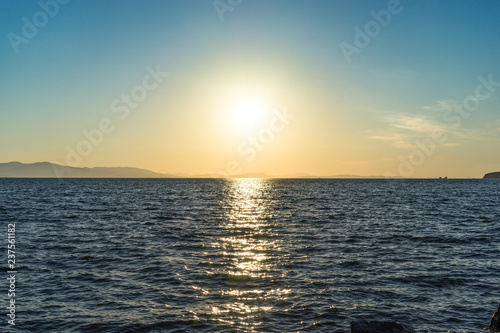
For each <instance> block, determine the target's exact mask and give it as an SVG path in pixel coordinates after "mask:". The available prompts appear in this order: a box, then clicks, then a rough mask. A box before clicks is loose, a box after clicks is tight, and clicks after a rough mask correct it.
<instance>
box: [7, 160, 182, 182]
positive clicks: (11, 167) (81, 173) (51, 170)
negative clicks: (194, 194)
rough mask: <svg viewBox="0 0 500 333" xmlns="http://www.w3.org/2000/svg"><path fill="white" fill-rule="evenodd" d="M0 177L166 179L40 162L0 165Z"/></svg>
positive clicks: (150, 173)
mask: <svg viewBox="0 0 500 333" xmlns="http://www.w3.org/2000/svg"><path fill="white" fill-rule="evenodd" d="M0 177H19V178H59V177H61V178H168V177H178V176H177V175H166V174H161V173H156V172H153V171H149V170H144V169H138V168H74V167H67V166H62V165H59V164H54V163H48V162H41V163H33V164H24V163H20V162H10V163H0Z"/></svg>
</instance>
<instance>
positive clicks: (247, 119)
mask: <svg viewBox="0 0 500 333" xmlns="http://www.w3.org/2000/svg"><path fill="white" fill-rule="evenodd" d="M265 112H266V108H265V105H264V103H262V102H261V101H259V100H258V99H251V98H247V99H240V100H238V101H237V102H235V103H234V105H233V106H232V108H231V114H232V118H233V120H234V122H235V124H236V126H237V127H238V128H240V129H254V128H255V127H257V126H258V125H259V124H260V123H261V122H262V121H263V120H264V118H265Z"/></svg>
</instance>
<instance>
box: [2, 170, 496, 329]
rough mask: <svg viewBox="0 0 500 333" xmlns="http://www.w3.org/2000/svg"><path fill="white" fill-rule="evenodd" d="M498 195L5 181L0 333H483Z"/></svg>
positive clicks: (472, 188) (300, 184)
mask: <svg viewBox="0 0 500 333" xmlns="http://www.w3.org/2000/svg"><path fill="white" fill-rule="evenodd" d="M499 199H500V181H496V180H480V179H475V180H474V179H471V180H454V179H448V180H404V179H392V180H386V179H234V180H224V179H13V178H5V179H0V222H1V227H2V228H3V230H1V232H0V234H1V235H3V237H2V238H3V240H0V242H2V243H3V244H2V245H1V246H0V248H2V249H3V250H1V253H0V258H2V261H3V262H2V265H1V267H2V272H3V273H2V274H3V277H1V279H0V281H3V282H1V283H0V295H1V297H0V298H1V302H0V304H2V309H3V310H1V312H2V313H3V314H2V316H0V318H1V319H0V320H1V322H0V331H2V332H117V333H126V332H350V328H349V327H350V326H349V325H350V322H351V321H354V320H381V321H396V322H399V323H404V324H408V325H410V326H412V327H413V328H414V329H415V330H416V331H417V332H433V333H434V332H457V333H465V332H483V333H484V332H485V330H484V329H485V327H487V326H488V324H489V321H490V318H491V315H492V314H493V312H495V311H496V309H497V308H498V307H499V306H500V260H499V259H500V205H499V203H500V201H499ZM9 224H10V225H12V224H15V267H14V269H15V271H16V274H15V297H14V298H15V322H14V323H15V325H12V324H10V323H8V320H9V316H8V314H9V311H10V310H9V309H7V306H9V304H10V303H9V301H10V299H12V297H8V289H9V283H10V282H9V281H8V280H7V278H9V275H8V271H10V270H11V268H9V267H7V255H8V254H7V245H8V237H7V234H8V225H9Z"/></svg>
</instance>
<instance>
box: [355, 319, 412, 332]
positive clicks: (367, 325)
mask: <svg viewBox="0 0 500 333" xmlns="http://www.w3.org/2000/svg"><path fill="white" fill-rule="evenodd" d="M351 333H416V332H415V330H414V329H413V328H411V327H409V326H408V325H402V324H398V323H396V322H392V321H362V320H360V321H351Z"/></svg>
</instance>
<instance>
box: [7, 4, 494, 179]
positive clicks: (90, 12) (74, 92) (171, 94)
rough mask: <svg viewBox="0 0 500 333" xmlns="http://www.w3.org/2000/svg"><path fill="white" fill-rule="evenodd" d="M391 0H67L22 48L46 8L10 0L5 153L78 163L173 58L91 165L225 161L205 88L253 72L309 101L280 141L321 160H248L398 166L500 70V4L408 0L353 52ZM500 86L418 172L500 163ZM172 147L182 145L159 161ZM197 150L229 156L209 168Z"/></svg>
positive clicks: (172, 166) (293, 104)
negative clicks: (121, 102) (116, 107)
mask: <svg viewBox="0 0 500 333" xmlns="http://www.w3.org/2000/svg"><path fill="white" fill-rule="evenodd" d="M54 1H55V0H54ZM221 1H222V0H221ZM222 2H224V3H226V2H227V1H222ZM41 3H44V4H45V3H47V4H50V3H54V2H53V1H44V0H42V1H41ZM390 3H391V1H352V0H346V1H325V0H319V1H298V0H287V1H284V0H283V1H263V0H243V1H242V2H241V4H239V5H237V6H234V7H233V8H232V11H227V12H225V13H224V15H223V16H224V20H223V21H221V20H220V17H219V15H218V13H217V11H216V9H215V8H214V3H213V1H195V0H190V1H189V0H179V1H176V0H169V1H152V0H149V1H130V0H124V1H96V0H90V1H78V0H72V1H69V2H68V3H67V4H59V3H58V7H59V9H58V13H57V14H56V15H54V17H49V18H48V22H47V24H46V25H43V26H42V27H40V28H38V32H37V33H36V34H35V35H34V37H32V38H27V40H28V42H27V43H26V44H20V45H18V51H19V52H15V47H13V45H12V43H11V41H10V40H9V37H8V36H9V33H14V34H16V35H18V36H21V37H22V27H23V25H24V22H23V17H25V18H27V19H28V20H29V21H30V22H33V16H34V15H36V13H38V12H40V11H42V10H43V9H42V7H41V6H40V4H39V2H38V1H6V0H3V1H1V2H0V22H2V23H1V31H0V35H1V36H3V37H2V39H1V42H0V57H1V59H2V61H1V62H0V73H2V75H1V79H0V162H8V161H11V160H19V161H22V162H35V161H41V160H43V161H51V162H60V163H61V164H65V163H64V160H65V156H66V154H67V150H66V147H67V146H75V145H77V143H78V142H79V141H80V140H82V134H81V132H82V129H85V128H91V127H92V126H95V124H96V123H98V122H99V120H100V119H102V118H103V117H106V115H108V114H109V113H110V107H109V105H110V103H111V102H112V101H113V100H114V99H115V98H117V97H119V96H120V95H121V94H123V93H124V92H127V91H130V89H131V88H132V87H134V85H136V84H138V83H140V82H141V80H142V78H143V76H144V75H145V73H146V71H145V68H146V67H147V66H151V67H155V66H157V65H159V66H161V68H163V70H165V71H168V72H169V73H170V76H169V78H168V80H166V82H165V83H162V85H161V86H160V88H158V90H155V91H154V92H152V93H151V94H150V95H148V98H147V100H146V101H145V102H144V103H142V104H141V106H140V108H138V111H137V112H136V113H135V114H134V115H133V116H132V117H131V118H130V119H129V120H127V122H126V123H125V122H124V123H123V124H120V128H118V129H117V131H116V132H115V133H112V134H111V135H110V136H109V138H107V139H106V140H105V142H103V143H102V144H100V145H99V147H94V149H93V151H92V154H91V155H89V156H86V157H85V159H84V160H83V161H82V162H81V165H80V166H98V165H99V166H101V165H102V166H113V165H129V166H139V167H144V168H149V169H154V170H155V171H160V172H181V171H183V170H188V172H190V173H209V172H211V170H212V169H214V168H215V169H217V168H218V165H224V163H225V160H227V159H228V158H231V157H230V156H229V155H231V154H232V153H231V152H230V151H229V150H231V149H232V148H228V149H229V150H226V151H222V149H221V150H220V151H218V150H217V149H215V148H209V147H207V148H206V149H205V148H204V147H205V146H204V145H203V144H204V143H203V142H206V141H207V140H206V139H205V140H204V139H198V141H196V140H197V139H196V135H198V134H199V133H200V131H199V130H198V128H201V125H199V126H198V125H197V122H200V121H201V120H200V119H204V118H203V117H197V116H196V115H197V113H196V112H195V111H192V109H196V110H198V112H200V114H201V112H212V111H208V110H212V109H214V108H216V106H214V105H215V104H213V105H212V104H210V103H211V102H209V101H208V100H206V101H205V102H202V101H201V99H202V97H201V96H205V95H204V94H205V93H206V91H208V90H209V89H212V88H213V87H214V86H217V87H220V90H221V91H222V90H224V89H230V88H231V86H232V85H244V83H243V84H242V83H241V82H245V81H247V82H252V83H251V84H250V83H249V86H248V87H246V89H247V90H248V91H253V89H257V88H256V87H258V86H259V85H262V86H266V87H271V88H269V89H274V90H273V91H278V92H276V93H275V94H274V95H273V97H272V99H273V102H274V103H278V104H286V105H287V106H288V107H289V108H292V109H294V108H295V110H296V113H297V114H298V115H300V117H298V118H297V119H301V120H300V122H299V121H298V123H300V125H296V126H295V127H294V128H293V129H290V130H289V131H288V132H287V133H285V134H284V137H283V138H282V140H288V142H289V144H288V145H286V144H284V141H281V142H278V141H277V144H276V145H277V146H280V145H282V148H283V149H282V150H281V152H283V156H282V157H281V158H284V159H285V160H287V161H288V162H289V164H293V163H294V158H296V156H297V155H299V156H303V158H302V159H304V160H310V161H311V162H310V164H307V163H302V164H299V167H298V168H297V170H294V169H293V168H285V169H286V170H285V169H283V168H281V169H283V171H282V172H281V171H280V170H281V169H280V168H279V167H278V166H276V167H275V165H277V163H276V162H275V161H273V160H272V159H271V157H269V156H267V155H266V152H264V153H263V155H262V158H261V160H259V161H255V162H254V163H252V164H251V165H248V166H246V168H247V169H246V170H247V171H248V172H268V173H272V174H280V173H283V174H287V173H294V171H296V172H306V173H310V174H317V175H325V174H329V173H331V174H336V173H350V172H348V171H351V170H352V171H353V173H361V174H366V175H368V174H382V173H384V172H386V171H390V172H392V173H397V171H396V169H397V167H398V163H399V162H398V161H399V159H398V157H399V156H403V158H406V157H407V156H409V154H410V153H411V152H412V151H413V150H414V149H418V148H417V147H416V146H415V144H414V140H415V139H418V138H421V139H420V140H424V139H425V137H428V136H429V133H427V132H425V130H423V129H422V128H423V127H427V128H431V129H432V128H433V126H434V127H441V128H448V127H449V125H450V124H446V122H445V121H444V120H443V115H442V114H443V113H444V112H446V110H447V109H448V108H452V106H453V104H454V103H460V102H462V101H463V100H464V99H465V98H466V97H468V96H469V95H471V94H472V93H473V92H474V89H475V88H476V86H477V85H478V83H479V82H478V77H479V76H482V77H484V78H487V77H488V76H489V75H490V76H491V77H492V78H493V79H492V80H493V81H500V70H499V67H498V59H500V35H499V34H498V32H499V31H500V20H498V17H500V2H498V1H463V0H462V1H456V0H455V1H451V0H449V1H430V0H428V1H417V0H413V1H410V0H401V1H400V4H399V5H398V8H400V12H399V13H398V14H393V15H391V21H390V23H389V24H388V25H387V26H386V27H381V29H380V32H379V33H378V34H377V35H376V36H375V37H373V38H371V41H370V44H369V45H368V46H366V47H365V48H362V49H361V51H360V53H359V54H353V55H352V61H351V62H350V63H348V61H346V58H345V57H344V54H343V53H342V50H341V48H340V44H341V43H342V42H345V43H349V44H352V45H354V37H355V34H356V33H355V30H354V28H355V27H356V26H357V27H359V28H360V29H362V30H364V28H365V26H366V24H367V23H369V22H370V21H373V20H374V18H373V17H372V14H371V12H372V11H375V12H380V11H381V10H387V8H388V6H389V5H390ZM47 17H48V16H47ZM11 36H12V35H11ZM224 78H225V80H226V81H225V82H222V81H223V80H224ZM239 80H241V81H239ZM207 87H210V88H207ZM214 89H215V88H214ZM242 89H245V88H242ZM215 91H219V90H218V89H215ZM499 96H500V89H499V91H498V92H496V93H495V92H494V93H493V94H492V96H491V97H490V98H488V99H487V100H485V101H481V103H480V106H479V108H478V110H477V112H476V111H475V112H474V114H473V115H472V116H471V117H469V118H467V119H464V121H463V124H462V125H461V126H460V128H459V129H452V130H450V131H449V134H450V135H449V138H448V140H447V141H446V142H445V143H443V145H442V147H441V148H440V149H438V151H437V152H436V154H433V156H429V157H428V158H426V162H425V163H424V165H422V166H420V165H419V166H418V168H415V169H416V170H415V172H414V173H412V175H411V176H422V177H427V176H436V175H439V174H438V173H439V172H440V171H439V170H440V169H439V168H440V165H442V166H443V168H444V167H446V168H451V169H452V170H450V172H451V174H452V175H455V176H457V177H468V176H479V174H478V173H480V172H482V171H481V170H483V169H484V172H487V171H492V170H486V169H488V168H494V167H495V166H496V165H499V164H500V163H499V162H500V159H499V157H498V154H492V153H491V151H492V149H493V148H494V147H497V146H498V132H497V129H498V128H500V122H499V119H500V117H499V113H498V111H499V110H498V107H499V99H498V97H499ZM205 98H207V97H205ZM208 98H209V99H210V98H212V96H209V97H208ZM214 98H216V97H214ZM197 99H200V102H199V105H195V103H194V101H195V100H197ZM214 103H215V102H214ZM203 104H205V105H206V110H207V111H203V109H204V106H203ZM182 117H186V119H184V118H182ZM188 117H191V118H190V119H191V120H189V119H187V118H188ZM409 123H410V124H413V125H412V126H414V127H413V128H411V126H410V127H409V126H408V124H409ZM159 124H161V126H160V125H159ZM301 126H302V127H301ZM415 126H417V127H418V126H420V127H418V128H417V127H415ZM181 130H182V131H183V132H184V133H191V131H192V134H190V135H187V134H185V135H184V136H183V135H182V134H180V131H181ZM205 130H206V131H207V132H206V133H205V134H204V137H205V138H206V137H210V136H211V132H210V131H208V130H207V129H204V130H203V131H205ZM213 131H214V132H220V131H222V129H221V128H214V129H213ZM168 133H171V136H169V134H168ZM174 133H177V134H175V135H174ZM196 133H198V134H196ZM130 137H133V138H134V139H133V140H131V139H128V138H130ZM190 140H191V141H193V142H192V144H191V145H188V144H187V143H186V142H188V141H190ZM234 140H235V143H234V144H233V146H237V145H238V140H239V138H234ZM159 141H161V144H160V143H159ZM191 141H190V142H191ZM195 141H196V142H195ZM213 144H215V143H213ZM144 147H151V148H150V149H149V148H148V149H144ZM228 147H229V146H228ZM211 149H213V151H212V150H211ZM269 151H272V148H270V149H269ZM285 152H286V153H285ZM375 152H376V153H375ZM480 152H482V154H484V156H483V155H480ZM204 154H206V155H204ZM470 154H475V155H474V158H473V159H472V160H474V162H472V161H471V158H468V157H466V156H469V157H470V156H471V155H470ZM158 155H165V156H169V158H166V159H163V160H158V159H156V160H155V156H158ZM186 155H196V156H200V158H204V159H206V158H208V157H207V156H217V157H214V160H213V161H210V163H208V164H207V165H205V166H200V168H195V167H193V166H192V164H193V163H192V160H191V158H186ZM294 156H295V157H294ZM320 156H323V158H321V157H320ZM324 156H330V157H327V158H324ZM331 156H336V157H335V158H333V157H331ZM138 161H139V162H138ZM173 161H175V162H173ZM346 161H350V162H352V163H347V162H346ZM356 161H357V162H356ZM356 163H358V164H356ZM462 163H464V165H463V167H462V168H459V167H456V165H457V164H462ZM278 164H279V163H278ZM356 165H357V166H356ZM498 168H499V169H500V166H498ZM391 170H392V171H391Z"/></svg>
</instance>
